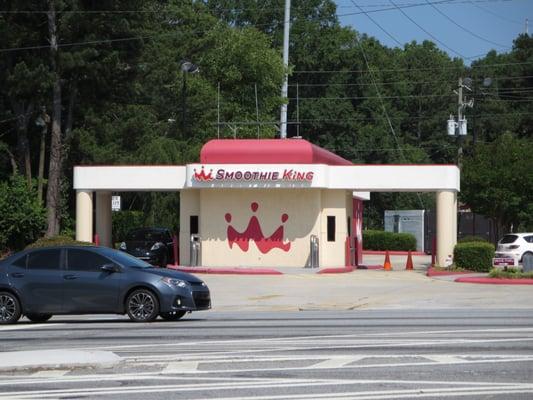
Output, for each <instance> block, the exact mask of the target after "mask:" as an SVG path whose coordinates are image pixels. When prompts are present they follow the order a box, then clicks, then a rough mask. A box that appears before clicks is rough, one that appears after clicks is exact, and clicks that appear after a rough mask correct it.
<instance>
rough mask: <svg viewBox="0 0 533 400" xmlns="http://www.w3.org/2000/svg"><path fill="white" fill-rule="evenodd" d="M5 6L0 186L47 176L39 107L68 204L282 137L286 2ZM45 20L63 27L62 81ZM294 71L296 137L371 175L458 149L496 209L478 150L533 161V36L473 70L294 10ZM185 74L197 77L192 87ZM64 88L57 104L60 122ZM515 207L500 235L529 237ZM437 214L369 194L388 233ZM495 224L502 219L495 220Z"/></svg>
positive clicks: (168, 204) (159, 205)
mask: <svg viewBox="0 0 533 400" xmlns="http://www.w3.org/2000/svg"><path fill="white" fill-rule="evenodd" d="M0 3H1V4H2V7H1V10H3V11H8V12H0V37H2V46H1V47H2V49H4V50H3V51H2V57H0V179H3V180H5V179H7V178H8V177H9V176H11V175H13V174H15V173H17V172H18V173H20V174H24V175H25V176H26V181H27V182H28V184H29V182H31V179H30V178H31V177H34V176H36V175H37V164H38V163H37V160H38V154H39V145H40V143H39V138H40V135H41V132H42V127H38V126H36V122H37V119H38V117H39V116H40V115H42V112H43V111H42V108H43V107H44V110H45V112H48V114H49V115H50V116H51V117H52V120H54V119H58V118H59V119H60V121H59V122H60V126H59V128H60V135H61V144H62V145H61V147H60V149H61V152H62V154H61V157H60V158H61V176H60V182H63V183H64V182H66V186H67V187H69V188H71V185H72V182H71V171H72V167H73V166H74V165H78V164H81V165H83V164H95V163H96V164H99V163H100V164H185V163H188V162H193V161H197V160H198V154H199V150H200V148H201V146H202V145H203V144H204V143H205V142H206V141H207V140H209V139H212V138H216V137H219V136H220V137H222V138H229V137H237V138H243V137H262V138H267V137H274V136H275V135H276V133H277V127H276V124H277V121H278V120H279V106H280V104H281V103H282V99H281V98H280V88H281V83H282V80H283V74H284V72H285V71H284V67H283V65H282V60H281V48H282V39H283V21H284V0H266V1H262V2H258V1H256V0H239V1H236V0H203V1H193V2H184V1H180V0H163V1H158V2H153V1H147V0H133V1H131V0H130V1H125V0H114V1H111V0H103V1H98V2H94V1H93V2H91V1H85V0H47V1H45V0H38V1H29V0H18V1H15V2H7V1H3V2H0ZM51 5H52V6H53V7H54V8H55V10H56V11H57V14H56V25H57V39H58V43H59V48H58V52H57V54H56V56H57V57H55V58H54V60H55V61H56V65H55V68H54V64H53V62H52V57H51V53H52V52H51V48H50V42H49V39H50V29H49V25H50V23H49V19H48V14H47V11H48V10H49V8H50V6H51ZM28 11H29V12H28ZM289 59H290V65H289V73H290V75H289V104H288V106H289V107H288V113H289V128H288V134H289V136H295V135H300V136H302V137H304V138H305V139H308V140H310V141H312V142H313V143H316V144H318V145H320V146H322V147H325V148H327V149H329V150H331V151H334V152H335V153H337V154H339V155H341V156H342V157H345V158H347V159H349V160H351V161H353V162H354V163H368V164H381V163H382V164H387V163H418V164H425V163H455V162H456V161H457V153H458V152H457V151H458V148H459V146H460V145H462V146H463V148H464V153H465V175H464V179H463V182H462V190H463V191H464V193H465V194H464V196H463V197H462V198H463V199H464V200H465V201H467V202H468V203H469V204H470V205H471V207H475V204H474V201H477V200H476V199H475V198H473V197H471V196H470V194H468V193H470V192H469V190H470V187H474V188H476V190H478V191H479V190H481V191H482V192H483V193H482V194H480V196H481V195H483V196H485V197H486V199H488V198H490V196H492V194H491V193H490V190H493V189H491V188H493V187H494V185H492V184H491V185H488V184H487V182H493V180H492V176H491V174H492V173H493V171H492V170H491V169H485V170H484V171H482V170H480V171H479V173H476V174H474V175H473V176H471V175H470V171H471V167H470V166H471V165H472V163H473V161H472V160H473V159H474V158H475V157H477V156H478V155H477V153H474V151H473V149H474V148H475V147H476V146H475V143H473V142H474V140H473V139H474V137H475V139H476V142H477V144H480V145H482V146H484V145H487V146H490V143H492V142H495V141H496V142H497V141H498V140H502V138H501V136H502V134H503V132H507V131H508V132H510V133H511V134H512V135H513V137H514V138H516V140H519V141H520V143H521V144H522V145H523V146H525V147H527V148H530V146H531V140H532V128H531V127H532V126H533V124H532V120H531V119H532V118H533V110H532V104H533V103H532V101H531V87H533V80H532V79H533V78H531V77H532V76H533V69H532V68H533V39H532V38H531V37H530V36H528V35H521V36H519V37H518V38H517V39H516V40H515V42H514V45H513V48H512V49H511V50H510V51H509V52H507V53H496V52H491V53H489V54H488V55H487V56H486V57H483V58H481V59H479V60H477V61H475V62H473V63H472V65H471V66H470V67H467V66H465V65H464V64H463V62H462V61H461V60H459V59H452V58H451V57H449V56H448V55H447V54H446V53H445V52H443V51H441V50H439V48H438V47H437V46H436V45H435V44H434V43H432V42H429V41H425V42H423V43H417V42H412V43H407V44H405V45H403V46H400V47H395V48H389V47H386V46H384V45H383V44H381V43H380V42H379V41H378V40H376V39H375V38H372V37H369V36H367V35H364V34H361V33H359V32H357V31H356V30H354V29H352V28H349V27H343V26H341V25H340V23H339V19H338V17H337V9H336V4H335V2H334V1H332V0H293V1H292V9H291V40H290V58H289ZM185 61H188V62H192V63H194V64H196V65H197V66H198V67H199V71H198V72H196V73H190V72H185V71H183V69H182V65H183V63H184V62H185ZM467 76H470V77H471V78H472V85H471V88H470V89H471V90H472V91H471V92H470V91H468V90H466V89H465V93H467V97H469V98H473V99H474V108H473V109H469V108H467V109H466V110H465V115H466V117H467V119H468V122H469V132H470V135H469V136H468V137H467V138H466V140H465V141H464V142H462V143H460V142H456V141H455V140H454V139H453V138H449V137H447V135H446V120H447V119H448V118H449V115H450V114H454V115H455V114H456V111H457V96H456V94H454V90H456V89H457V85H458V79H459V78H460V77H463V78H464V77H467ZM487 77H490V78H491V81H490V82H489V81H488V80H486V79H485V78H487ZM57 78H59V82H60V89H61V101H60V105H59V111H60V113H56V114H54V113H52V109H53V107H52V106H53V99H54V95H53V93H54V92H53V88H54V83H57V82H58V80H57ZM483 83H485V84H486V85H484V84H483ZM488 83H490V84H488ZM55 87H56V89H57V85H56V86H55ZM256 90H257V100H258V101H257V103H258V104H257V109H256ZM56 97H57V96H56ZM54 115H56V117H54ZM59 115H60V117H57V116H59ZM257 120H259V124H257ZM219 121H220V122H221V123H220V124H219V123H218V122H219ZM46 128H47V129H48V132H50V131H51V130H52V129H51V128H52V127H51V126H50V125H48V126H46ZM49 136H50V135H48V136H47V138H46V140H47V142H46V149H47V153H49V149H50V137H49ZM480 151H481V152H483V150H480ZM47 158H49V154H47ZM503 175H506V171H504V172H503ZM474 176H475V179H474ZM47 178H50V177H49V176H48V177H47ZM522 179H523V177H522ZM483 182H485V183H484V184H483ZM494 182H495V181H494ZM57 186H58V188H57V192H59V195H60V196H61V197H62V199H61V201H60V202H58V203H57V204H54V205H53V207H54V208H61V207H65V205H68V206H70V207H67V208H70V210H71V214H72V210H73V205H74V202H73V197H72V191H71V190H70V191H69V190H66V191H61V189H60V187H59V186H61V185H57ZM489 189H490V190H489ZM506 190H507V191H508V192H509V193H508V196H509V198H513V199H514V198H522V197H523V192H520V190H521V189H520V185H519V184H516V185H514V186H512V187H509V188H507V189H506ZM506 196H507V195H506ZM506 198H507V197H506ZM467 199H468V200H467ZM123 200H124V204H125V205H126V206H127V207H128V208H131V209H134V210H140V211H142V212H143V213H144V214H145V215H146V221H145V223H153V224H165V225H168V226H169V227H172V228H174V227H175V226H176V224H177V223H178V221H177V216H176V217H174V216H173V217H170V216H169V215H174V214H175V211H176V209H177V207H178V206H179V200H178V198H177V196H171V195H170V194H164V193H158V194H148V193H146V194H124V195H123ZM506 201H508V202H509V204H512V207H511V208H513V207H514V209H515V211H512V212H510V211H509V207H507V206H506V207H507V208H505V210H506V211H502V210H503V208H502V207H503V206H502V207H500V209H499V211H498V215H505V218H504V220H501V221H500V222H501V224H503V225H505V226H507V227H508V226H509V224H513V225H514V226H515V227H516V226H517V225H516V224H526V225H522V226H528V225H527V224H529V222H526V221H529V219H528V218H529V217H528V216H530V215H532V212H531V210H530V208H528V207H530V205H528V204H526V203H523V202H522V203H520V202H519V203H520V204H519V205H517V204H515V203H516V201H515V200H506ZM529 203H531V201H529ZM433 204H434V200H433V196H432V195H431V194H413V193H383V194H381V193H380V194H375V195H374V194H373V195H372V200H371V201H370V202H369V204H367V205H366V206H365V207H366V217H365V218H366V221H367V223H368V225H369V226H371V227H376V228H378V227H380V225H381V221H382V216H383V210H386V209H397V208H406V209H409V208H416V209H419V208H431V207H432V205H433ZM519 209H522V211H519ZM476 210H477V211H479V212H487V213H489V211H485V209H484V208H483V207H481V206H480V207H478V209H476ZM58 211H61V210H58ZM62 215H63V216H64V214H62ZM487 215H488V216H491V217H492V218H496V216H495V215H496V212H494V211H493V212H491V213H489V214H487ZM498 218H499V217H498Z"/></svg>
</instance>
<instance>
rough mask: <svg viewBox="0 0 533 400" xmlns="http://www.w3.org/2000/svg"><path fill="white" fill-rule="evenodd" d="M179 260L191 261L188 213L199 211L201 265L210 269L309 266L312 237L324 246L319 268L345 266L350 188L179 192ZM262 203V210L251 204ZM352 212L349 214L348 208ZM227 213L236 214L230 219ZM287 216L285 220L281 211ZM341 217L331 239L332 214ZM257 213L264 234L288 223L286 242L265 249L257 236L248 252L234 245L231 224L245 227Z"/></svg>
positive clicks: (284, 233)
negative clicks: (334, 238)
mask: <svg viewBox="0 0 533 400" xmlns="http://www.w3.org/2000/svg"><path fill="white" fill-rule="evenodd" d="M180 196H181V198H180V202H181V209H180V221H181V224H180V225H181V227H180V263H181V264H182V265H187V264H189V240H190V232H189V226H188V225H189V217H190V215H199V231H200V235H201V238H202V248H201V256H200V265H202V266H207V267H227V266H231V267H239V266H243V267H280V266H286V267H305V266H307V265H308V264H309V253H310V244H309V241H310V236H311V235H316V236H318V238H319V244H320V267H328V266H337V267H338V266H343V265H344V241H345V238H346V235H347V218H348V215H350V214H351V196H348V194H347V191H345V190H321V189H275V190H272V189H265V190H263V189H201V190H184V191H182V192H181V194H180ZM252 203H257V206H258V208H257V210H256V211H255V212H254V211H253V210H252V208H251V204H252ZM347 209H348V210H350V211H349V212H348V213H347V211H346V210H347ZM226 214H231V218H230V222H228V221H227V220H226ZM283 214H287V216H288V219H287V220H286V221H285V222H283V221H282V215H283ZM328 215H330V216H335V217H336V235H335V236H336V241H335V242H328V241H327V216H328ZM253 216H256V217H257V220H258V222H259V225H260V227H261V230H262V233H263V236H264V237H270V236H271V235H272V233H274V232H275V231H276V230H277V229H278V228H279V227H280V226H283V243H284V244H285V245H286V244H287V243H289V242H290V249H288V251H285V250H284V249H280V248H278V247H274V248H272V249H271V250H270V251H268V252H261V251H260V250H259V248H258V246H257V245H256V244H255V242H254V241H253V240H250V241H249V243H248V249H247V251H244V250H243V249H242V248H241V247H239V245H238V244H237V243H233V245H232V247H231V248H230V245H229V240H228V227H229V226H231V227H233V228H234V229H235V230H236V231H237V232H239V233H243V232H245V231H246V229H247V228H248V226H249V224H250V220H251V218H252V217H253Z"/></svg>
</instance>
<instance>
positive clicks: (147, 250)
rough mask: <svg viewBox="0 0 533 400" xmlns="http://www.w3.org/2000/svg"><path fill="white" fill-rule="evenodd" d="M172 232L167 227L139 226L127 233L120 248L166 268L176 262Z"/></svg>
mask: <svg viewBox="0 0 533 400" xmlns="http://www.w3.org/2000/svg"><path fill="white" fill-rule="evenodd" d="M172 245H173V241H172V233H171V232H170V230H168V229H166V228H138V229H134V230H132V231H130V232H128V234H127V235H126V238H125V239H124V241H123V242H122V243H120V250H122V251H124V252H126V253H129V254H131V255H132V256H135V257H137V258H140V259H141V260H143V261H146V262H147V263H150V264H152V265H158V266H160V267H161V268H165V267H166V266H167V264H168V263H169V262H174V252H173V249H172Z"/></svg>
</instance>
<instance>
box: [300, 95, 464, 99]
mask: <svg viewBox="0 0 533 400" xmlns="http://www.w3.org/2000/svg"><path fill="white" fill-rule="evenodd" d="M445 97H455V96H454V95H453V94H407V95H403V96H381V95H378V96H354V97H348V96H347V97H322V96H321V97H298V98H296V97H289V100H296V99H299V100H368V99H418V98H445Z"/></svg>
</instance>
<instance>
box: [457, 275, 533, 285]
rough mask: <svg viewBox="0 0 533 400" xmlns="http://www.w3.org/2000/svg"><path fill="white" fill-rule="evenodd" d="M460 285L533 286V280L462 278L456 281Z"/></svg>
mask: <svg viewBox="0 0 533 400" xmlns="http://www.w3.org/2000/svg"><path fill="white" fill-rule="evenodd" d="M455 282H460V283H481V284H485V285H533V279H505V278H473V277H470V278H469V277H460V278H457V279H455Z"/></svg>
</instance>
